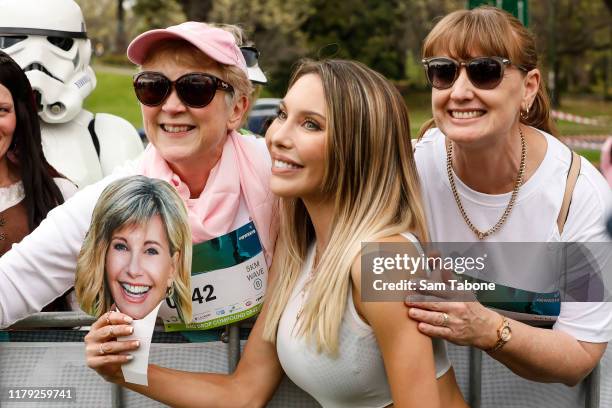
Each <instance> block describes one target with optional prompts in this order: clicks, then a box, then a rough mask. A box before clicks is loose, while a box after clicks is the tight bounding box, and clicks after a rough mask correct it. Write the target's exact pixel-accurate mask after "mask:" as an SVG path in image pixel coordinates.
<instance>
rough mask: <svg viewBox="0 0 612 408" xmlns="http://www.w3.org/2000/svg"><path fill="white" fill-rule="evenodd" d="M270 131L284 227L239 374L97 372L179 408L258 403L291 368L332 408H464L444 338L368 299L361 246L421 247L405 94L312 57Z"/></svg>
mask: <svg viewBox="0 0 612 408" xmlns="http://www.w3.org/2000/svg"><path fill="white" fill-rule="evenodd" d="M266 137H267V143H268V148H269V150H270V153H271V156H272V159H273V167H272V177H271V181H270V187H271V190H272V191H273V192H274V193H275V194H277V195H279V196H280V197H281V205H280V217H281V232H280V237H279V240H278V243H277V250H276V252H275V255H274V262H273V266H272V271H271V273H270V278H271V282H270V283H271V284H270V290H269V292H268V293H269V295H268V298H267V300H266V305H265V306H264V309H263V312H262V315H261V316H260V317H259V319H258V320H257V323H256V324H255V327H254V329H253V331H252V332H251V336H250V338H249V340H248V342H247V346H246V348H245V351H244V355H243V358H242V360H241V361H240V364H239V365H238V368H237V370H236V372H235V373H234V374H232V375H229V376H227V375H219V374H200V373H187V372H179V371H175V370H169V369H165V368H160V367H156V366H150V367H149V371H148V378H149V386H148V387H140V386H135V385H132V384H125V383H124V382H123V378H122V376H121V371H120V370H119V366H118V365H110V364H102V365H97V366H96V367H95V368H96V370H97V371H98V372H99V373H100V374H101V375H103V376H105V377H106V378H107V379H110V380H111V381H114V382H117V383H120V384H122V385H126V386H128V387H130V388H131V389H134V390H136V391H138V392H141V393H143V394H145V395H148V396H150V397H152V398H155V399H157V400H160V401H162V402H164V403H166V404H169V405H172V406H177V405H178V406H200V407H201V406H215V407H220V406H228V407H238V406H264V405H265V404H266V402H267V401H268V400H269V399H270V398H271V397H272V394H273V392H274V390H275V389H276V387H277V385H278V383H279V382H280V380H281V376H282V373H283V370H284V371H285V372H286V373H287V374H288V375H289V377H291V379H293V381H294V382H295V383H296V384H297V385H298V386H301V387H302V388H303V389H305V390H306V391H307V392H309V393H310V394H311V395H312V396H313V397H314V398H315V399H317V400H318V401H319V403H321V404H322V405H323V406H325V407H387V406H391V405H393V406H395V407H446V408H455V407H465V402H464V401H463V397H462V396H461V393H460V391H459V388H458V386H457V384H456V381H455V377H454V374H453V370H452V369H451V368H450V364H449V362H448V359H447V358H446V350H445V345H444V343H442V342H440V341H435V342H432V341H431V340H430V339H429V338H428V337H427V336H424V335H422V334H420V333H419V332H418V330H417V327H416V322H414V321H412V320H409V319H406V318H405V309H404V306H403V304H402V303H401V302H362V300H361V286H360V280H361V270H360V250H361V243H362V242H366V241H386V242H403V243H405V244H406V247H407V248H412V251H413V252H414V254H415V255H416V254H417V249H416V246H415V243H416V241H417V240H416V238H415V237H414V236H415V235H416V236H418V237H419V238H420V239H421V240H426V239H427V232H426V230H425V217H424V215H423V211H422V208H421V201H420V196H419V181H418V178H417V174H416V168H415V165H414V160H413V157H412V147H411V142H410V137H409V124H408V114H407V111H406V107H405V105H404V102H403V99H402V97H401V96H400V94H399V93H398V92H397V90H396V89H395V88H394V87H393V85H391V84H390V83H389V82H387V81H386V80H385V79H384V78H383V77H382V76H381V75H380V74H378V73H376V72H374V71H372V70H371V69H369V68H367V67H365V66H364V65H362V64H360V63H357V62H351V61H342V60H329V61H323V62H304V63H302V64H301V65H300V66H299V68H298V69H297V71H296V72H295V74H294V76H293V78H292V81H291V84H290V88H289V91H288V93H287V95H286V96H285V98H284V99H283V101H282V103H281V105H280V110H279V113H278V116H277V118H276V120H275V121H274V122H273V123H272V125H271V126H270V128H269V130H268V132H267V135H266ZM413 234H414V235H413ZM112 319H116V320H117V322H118V323H119V322H120V321H121V319H123V316H122V315H121V314H120V313H114V314H113V315H112ZM116 361H117V362H120V361H122V360H121V358H118V359H117V360H116Z"/></svg>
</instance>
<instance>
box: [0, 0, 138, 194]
mask: <svg viewBox="0 0 612 408" xmlns="http://www.w3.org/2000/svg"><path fill="white" fill-rule="evenodd" d="M0 49H2V50H3V51H4V52H6V53H7V54H9V55H10V56H11V57H12V58H13V59H14V60H15V61H16V62H17V63H18V64H19V65H20V66H21V67H22V68H23V70H24V71H25V72H26V75H27V77H28V79H29V80H30V83H31V85H32V89H34V92H35V95H36V102H37V104H38V109H39V116H40V118H41V120H42V121H41V131H42V142H43V150H44V153H45V156H46V158H47V160H48V161H49V163H51V164H52V165H53V166H54V167H55V168H56V169H57V170H58V171H59V172H60V173H62V174H63V175H65V176H66V177H68V178H69V179H70V180H72V181H73V182H75V183H76V184H77V185H78V186H79V188H82V187H84V186H86V185H88V184H91V183H93V182H95V181H97V180H99V179H101V178H102V177H103V176H105V175H107V174H109V173H110V172H111V171H112V170H113V169H114V168H115V167H116V166H117V165H119V164H122V163H124V162H125V161H126V160H129V159H133V158H135V157H137V156H138V155H139V154H140V153H141V152H142V150H143V145H142V142H141V140H140V137H139V136H138V133H137V132H136V130H135V129H134V127H133V126H132V125H131V124H130V123H129V122H127V121H126V120H124V119H122V118H119V117H117V116H114V115H110V114H106V113H98V114H96V115H94V114H92V113H91V112H88V111H86V110H84V109H83V106H82V105H83V99H85V98H86V97H87V95H89V94H90V93H91V91H93V90H94V88H95V87H96V77H95V74H94V72H93V70H92V69H91V67H90V66H89V59H90V57H91V43H90V41H89V39H88V38H87V32H86V30H85V21H84V19H83V14H82V12H81V9H80V8H79V6H78V5H77V4H76V3H75V2H74V1H73V0H0Z"/></svg>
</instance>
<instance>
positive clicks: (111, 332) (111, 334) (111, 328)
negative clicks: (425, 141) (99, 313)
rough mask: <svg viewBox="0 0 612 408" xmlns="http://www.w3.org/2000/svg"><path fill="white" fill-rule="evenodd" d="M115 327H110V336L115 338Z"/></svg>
mask: <svg viewBox="0 0 612 408" xmlns="http://www.w3.org/2000/svg"><path fill="white" fill-rule="evenodd" d="M113 327H114V326H113V325H110V336H111V337H115V333H113Z"/></svg>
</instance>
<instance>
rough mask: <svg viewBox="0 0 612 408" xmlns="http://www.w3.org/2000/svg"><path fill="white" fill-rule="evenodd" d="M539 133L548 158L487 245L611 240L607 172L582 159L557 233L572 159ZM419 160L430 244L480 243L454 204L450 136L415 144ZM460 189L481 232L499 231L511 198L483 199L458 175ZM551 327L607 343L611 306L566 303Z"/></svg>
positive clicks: (436, 133)
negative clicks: (447, 142)
mask: <svg viewBox="0 0 612 408" xmlns="http://www.w3.org/2000/svg"><path fill="white" fill-rule="evenodd" d="M540 133H541V134H542V137H545V138H546V141H547V143H548V146H547V150H546V154H545V157H544V160H543V161H542V163H541V164H540V166H539V167H538V169H537V170H536V171H535V173H534V174H533V175H532V177H531V178H529V180H527V182H526V183H525V184H524V185H522V186H521V188H520V190H519V194H518V197H517V200H516V202H515V204H514V207H513V209H512V211H511V213H510V215H509V217H508V219H507V220H506V222H505V224H504V225H503V227H502V228H501V229H500V230H499V231H497V232H496V233H495V234H493V235H492V236H490V237H488V238H487V241H488V242H610V240H609V238H608V236H607V233H606V230H605V220H606V217H607V215H608V214H610V212H611V211H612V192H611V190H610V188H609V187H608V185H607V184H606V182H605V180H604V178H603V177H602V176H601V174H600V173H599V172H598V171H597V170H596V169H595V168H594V167H593V166H592V165H591V164H590V163H589V162H588V161H587V160H585V159H582V161H581V169H580V175H579V177H578V180H577V183H576V186H575V188H574V193H573V196H572V202H571V206H570V211H569V215H568V218H567V221H566V223H565V227H564V229H563V234H562V235H560V234H559V230H558V227H557V216H558V214H559V210H560V208H561V203H562V201H563V194H564V192H565V184H566V179H567V173H568V170H569V166H570V161H571V153H570V150H569V149H568V148H567V147H566V146H565V145H563V144H562V143H561V142H560V141H559V140H557V139H556V138H554V137H553V136H551V135H549V134H547V133H544V132H540ZM415 159H416V165H417V169H418V172H419V176H420V178H421V183H422V189H423V199H424V204H425V211H426V215H427V224H428V227H429V231H430V234H431V241H432V242H477V241H478V239H477V238H476V236H475V234H474V233H473V232H472V231H471V230H470V229H469V227H468V226H467V224H466V223H465V221H464V219H463V217H462V216H461V214H460V212H459V209H458V207H457V204H456V203H455V199H454V197H453V194H452V191H451V188H450V183H449V181H448V176H447V172H446V147H445V137H444V134H442V132H441V131H440V130H439V129H430V130H429V131H427V132H426V133H425V135H424V136H423V138H422V139H421V140H420V141H419V142H418V143H417V144H416V149H415ZM455 184H456V186H457V192H458V193H459V195H460V197H461V202H462V204H463V207H464V209H465V211H466V213H467V214H468V216H469V217H470V220H471V221H472V223H473V224H474V225H475V226H476V228H478V229H479V230H481V231H485V230H488V229H489V228H491V227H492V226H493V225H495V223H496V222H497V221H498V220H499V218H500V217H501V215H502V214H503V212H504V209H505V208H506V205H507V204H508V201H509V200H510V196H511V193H506V194H497V195H490V194H483V193H480V192H477V191H474V190H472V189H470V188H469V187H468V186H466V185H465V184H464V183H463V182H462V181H461V180H460V179H459V178H458V177H457V176H455ZM610 273H612V271H611V272H610ZM509 278H510V277H509ZM553 329H555V330H561V331H563V332H566V333H568V334H570V335H572V336H574V337H575V338H576V339H578V340H583V341H590V342H607V341H609V340H610V339H612V303H594V302H589V303H587V302H583V303H577V302H576V303H569V302H565V303H562V304H561V311H560V314H559V317H558V319H557V321H556V323H555V325H554V327H553Z"/></svg>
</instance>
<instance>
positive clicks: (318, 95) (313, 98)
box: [266, 74, 328, 200]
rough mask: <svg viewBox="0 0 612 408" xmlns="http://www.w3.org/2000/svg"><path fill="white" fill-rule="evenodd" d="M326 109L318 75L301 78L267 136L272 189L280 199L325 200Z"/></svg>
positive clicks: (288, 93)
mask: <svg viewBox="0 0 612 408" xmlns="http://www.w3.org/2000/svg"><path fill="white" fill-rule="evenodd" d="M326 112H327V105H326V103H325V95H324V90H323V83H322V82H321V79H320V78H319V76H318V75H316V74H306V75H304V76H302V77H301V78H299V79H298V80H297V81H296V82H295V83H294V84H293V86H292V87H291V88H290V89H289V91H288V92H287V95H285V98H284V99H283V101H282V102H281V104H280V108H279V112H278V116H277V117H276V119H275V120H274V122H272V124H271V125H270V127H269V128H268V131H267V132H266V143H267V145H268V149H269V150H270V154H271V156H272V177H271V178H270V189H271V190H272V192H273V193H274V194H277V195H279V196H281V197H288V198H289V197H300V198H303V199H314V200H317V199H318V198H320V197H322V185H323V178H324V176H325V165H326V163H325V160H326V158H325V147H326V139H327V125H328V123H327V118H326Z"/></svg>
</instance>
